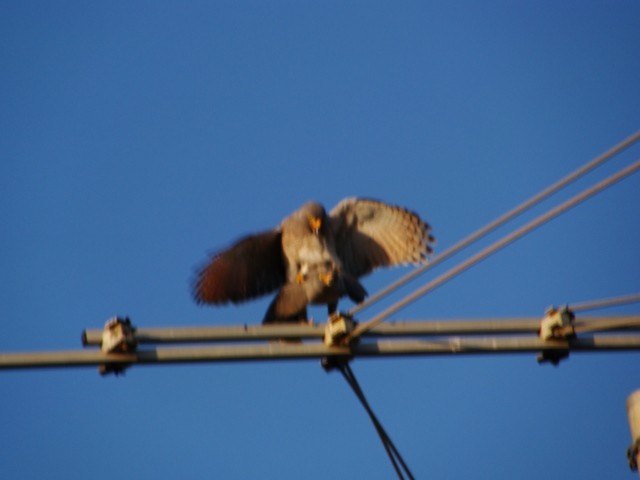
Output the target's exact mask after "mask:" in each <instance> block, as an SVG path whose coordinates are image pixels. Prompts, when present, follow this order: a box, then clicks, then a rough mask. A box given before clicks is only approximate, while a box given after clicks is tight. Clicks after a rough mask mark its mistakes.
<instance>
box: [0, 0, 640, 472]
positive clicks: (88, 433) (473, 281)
mask: <svg viewBox="0 0 640 480" xmlns="http://www.w3.org/2000/svg"><path fill="white" fill-rule="evenodd" d="M639 22H640V4H638V3H637V2H632V1H619V2H615V3H611V2H606V1H585V2H564V3H559V2H549V1H543V2H503V1H490V2H472V1H456V2H405V3H403V4H401V5H396V4H392V3H391V2H388V3H385V2H348V3H345V2H226V1H225V2H162V1H157V2H156V1H154V2H142V1H140V2H108V3H100V4H96V3H87V2H73V1H67V2H56V3H53V2H3V4H2V5H1V6H0V32H1V33H0V39H1V40H0V60H1V62H2V65H3V68H2V72H0V103H1V105H2V108H0V159H1V161H0V178H2V185H3V186H2V188H1V189H0V222H1V223H2V234H1V235H0V265H1V267H2V268H0V281H1V284H2V286H3V288H2V289H0V314H1V315H2V318H3V320H2V322H0V351H25V350H55V349H75V348H79V347H80V333H81V331H82V330H83V329H85V328H100V327H101V326H102V325H103V323H104V321H105V320H107V319H108V318H109V317H111V316H113V315H115V314H120V315H129V316H130V317H131V318H132V320H133V322H134V324H136V325H137V326H140V327H142V326H144V327H152V326H179V325H185V326H186V325H238V324H243V323H248V324H253V323H259V321H260V319H261V318H262V315H263V313H264V310H265V309H266V306H267V304H268V301H269V299H268V298H264V299H261V300H259V301H255V302H252V303H247V304H245V305H242V306H238V307H233V306H230V307H223V308H201V307H198V306H196V305H195V304H194V303H193V302H192V300H191V298H190V295H189V291H188V285H189V279H190V278H191V275H192V272H193V269H194V267H195V266H196V265H198V264H199V263H200V262H201V261H202V260H203V259H204V258H205V256H206V253H207V252H208V251H211V250H212V249H216V248H220V247H224V246H226V245H228V244H229V243H231V242H232V241H233V240H235V239H237V238H238V237H240V236H242V235H244V234H246V233H249V232H252V231H258V230H262V229H265V228H270V227H272V226H274V225H276V224H277V223H278V222H279V221H280V220H281V219H282V218H283V217H284V216H286V215H287V214H288V213H290V212H291V211H293V210H294V209H295V208H297V207H298V206H299V205H300V204H301V203H302V202H304V201H306V200H308V199H317V200H319V201H322V202H323V203H325V204H326V205H327V206H328V207H331V206H333V205H334V204H335V203H337V202H338V201H339V200H340V199H342V198H344V197H347V196H353V195H363V196H370V197H376V198H380V199H383V200H386V201H388V202H391V203H395V204H399V205H404V206H407V207H410V208H411V209H413V210H415V211H417V212H418V213H420V215H422V216H423V217H424V218H425V219H426V220H427V221H429V222H430V223H431V224H432V226H433V230H434V233H435V235H436V236H437V237H438V240H439V243H438V249H439V250H440V251H442V250H444V249H445V248H447V247H449V246H450V245H452V244H453V243H454V242H456V241H458V240H459V239H461V238H462V237H464V236H466V235H467V234H469V233H471V232H472V231H474V230H476V229H477V228H479V227H481V226H482V225H484V224H485V223H486V222H488V221H490V220H492V219H494V218H496V217H497V216H498V215H500V214H502V213H503V212H505V211H506V210H508V209H510V208H512V207H513V206H515V205H516V204H518V203H520V202H522V201H523V200H525V199H527V198H529V197H530V196H531V195H533V194H535V193H537V192H538V191H540V190H542V189H543V188H545V187H546V186H548V185H549V184H550V183H551V182H553V181H555V180H557V179H559V178H560V177H562V176H564V175H566V174H568V173H569V172H571V171H573V170H574V169H575V168H578V167H579V166H581V165H582V164H583V163H585V162H586V161H587V160H590V159H591V158H593V157H595V156H596V155H598V154H599V153H601V152H602V151H604V150H606V149H607V148H609V147H610V146H612V145H613V144H615V143H617V142H619V141H620V140H622V139H623V138H625V137H627V136H628V135H630V134H632V133H633V132H635V131H636V130H638V128H640V90H639V89H638V85H640V57H639V56H638V47H639V45H640V29H638V24H639ZM639 152H640V147H638V146H636V147H635V149H630V150H629V151H627V152H625V153H624V154H622V155H620V156H619V157H617V158H616V159H615V160H614V161H612V162H611V163H610V164H607V165H606V166H604V167H602V168H600V169H598V171H597V172H595V173H594V174H593V175H592V176H590V177H588V178H585V179H583V180H581V181H580V182H578V183H577V184H576V185H574V186H572V187H571V188H570V189H568V191H567V192H563V193H562V194H560V195H559V196H558V197H556V201H559V200H561V199H564V198H568V196H570V195H572V194H575V193H576V192H577V191H579V190H581V189H582V188H585V187H587V186H589V185H590V184H591V183H592V182H594V181H595V180H596V179H600V178H604V176H606V175H608V174H610V173H612V172H614V171H616V170H617V169H618V168H620V167H621V166H622V165H626V164H628V163H630V162H631V161H633V160H636V159H637V158H638V153H639ZM639 200H640V177H638V176H637V175H636V176H635V177H631V178H629V179H627V180H625V181H624V182H622V183H620V184H618V185H616V186H615V187H613V188H612V189H610V190H607V191H606V192H604V193H602V194H601V195H599V196H597V197H595V198H593V199H591V200H589V201H588V202H586V203H584V204H583V205H580V206H579V207H577V208H575V209H573V210H572V211H570V212H569V213H568V214H566V215H564V216H562V217H560V218H559V219H557V220H555V221H553V222H551V223H549V224H547V225H545V226H544V227H543V228H541V229H540V230H538V231H536V232H534V233H533V234H531V235H529V236H527V237H526V238H524V239H522V240H520V241H518V242H517V243H515V244H514V245H511V246H510V247H508V248H507V249H506V250H504V251H502V252H500V253H499V254H497V255H495V256H493V257H491V258H490V259H488V260H486V261H484V262H483V263H482V264H480V265H478V266H477V267H475V268H474V269H472V270H470V271H468V272H466V273H465V274H464V275H462V276H460V277H458V278H456V279H455V280H453V281H451V282H450V283H448V284H447V285H445V286H443V287H441V288H439V289H438V290H436V291H434V292H433V293H431V294H430V295H428V296H426V297H424V298H423V299H421V300H420V301H419V302H416V303H415V304H413V305H411V306H410V307H409V308H407V309H405V310H403V311H402V312H401V313H398V314H397V315H395V316H394V319H397V320H400V319H447V318H472V317H485V318H486V317H505V318H511V317H529V316H538V315H541V314H542V313H543V311H544V309H545V308H546V307H547V306H548V305H551V304H564V303H571V302H579V301H584V300H591V299H599V298H606V297H611V296H617V295H622V294H627V293H634V292H638V290H639V286H640V273H639V272H640V270H639V268H638V267H639V266H640V254H639V253H638V248H637V246H638V244H639V243H640V228H639V225H638V216H637V209H638V203H639ZM552 204H553V202H551V201H549V202H545V203H544V204H543V205H542V206H540V207H539V209H537V210H536V211H535V212H531V213H530V214H528V215H526V216H525V217H524V218H523V219H521V220H519V221H518V222H516V225H519V224H521V223H522V222H524V221H526V220H527V219H530V218H533V216H534V215H536V214H539V213H541V212H542V211H544V210H545V207H546V208H548V207H549V206H551V205H552ZM508 231H509V230H508V228H503V229H501V230H500V231H499V232H496V234H494V235H493V236H492V237H491V238H489V239H487V240H485V241H483V242H481V243H480V244H479V245H478V246H477V247H476V249H478V248H481V247H482V246H484V245H487V244H488V243H489V242H491V241H492V240H495V239H497V238H499V236H501V235H504V234H505V233H506V232H508ZM471 251H473V249H472V250H471ZM462 258H464V257H462V256H460V257H457V259H462ZM454 263H455V261H454V262H450V263H447V264H446V265H443V266H442V267H439V268H437V269H435V270H434V271H433V272H431V273H430V274H428V275H427V276H426V277H425V278H424V279H423V280H422V281H426V280H428V279H429V278H432V277H433V276H435V275H437V274H438V273H441V272H443V271H444V270H445V269H446V268H447V267H450V266H453V265H454ZM402 273H404V270H402V269H395V270H389V271H384V272H376V273H374V274H373V275H371V276H370V277H367V278H365V279H364V284H365V286H366V287H367V289H368V290H369V291H370V292H374V291H376V290H377V289H379V288H381V287H382V286H384V285H386V284H387V283H388V282H389V281H391V280H393V279H395V278H398V276H399V275H401V274H402ZM420 283H421V282H415V283H414V284H412V286H414V287H415V286H418V285H419V284H420ZM410 290H411V289H410V287H409V288H406V289H404V290H403V292H400V294H399V295H401V294H402V293H408V292H409V291H410ZM399 295H396V296H395V297H393V298H391V299H390V300H389V301H392V300H397V299H398V298H400V296H399ZM385 304H386V303H383V304H382V305H381V306H380V307H377V308H371V309H368V310H366V311H364V312H363V313H362V317H361V318H360V319H361V320H366V318H367V317H368V316H371V315H373V314H374V313H376V312H377V311H378V310H379V308H381V307H382V306H384V305H385ZM348 305H349V303H348V302H347V301H345V302H344V304H343V306H345V307H347V306H348ZM311 313H312V315H314V317H315V318H316V319H317V320H319V321H322V320H324V317H323V315H324V311H323V310H321V309H319V310H312V312H311ZM594 313H638V306H627V307H622V308H616V309H610V310H607V311H603V312H594ZM639 359H640V357H639V355H638V354H636V353H624V354H622V353H616V354H597V355H596V354H583V355H578V354H574V355H572V356H571V358H570V359H569V360H568V361H566V362H564V363H562V364H561V365H560V366H559V367H558V368H553V367H551V366H548V365H547V366H539V365H538V364H537V363H536V361H535V358H534V356H533V355H522V356H518V355H513V356H486V357H455V358H452V357H439V358H410V359H391V360H382V359H376V360H359V361H356V362H354V364H353V368H354V370H355V373H356V375H358V377H359V379H360V382H361V384H362V387H363V388H364V390H365V392H366V393H367V394H368V397H369V400H370V402H371V404H372V405H373V407H374V409H375V410H376V411H377V413H378V414H379V416H380V418H381V420H382V422H383V423H384V425H385V426H386V428H387V430H388V432H389V433H390V435H391V437H392V438H393V439H394V440H395V442H396V444H397V446H398V448H399V449H400V451H401V452H402V453H403V455H404V457H405V459H406V461H407V462H408V464H409V465H410V467H411V468H412V470H413V472H414V474H415V475H416V476H417V477H418V478H451V479H462V478H469V477H471V476H473V477H474V478H478V477H481V478H492V479H511V478H514V477H517V478H521V479H534V478H536V479H537V478H540V476H541V475H544V478H548V479H565V478H582V479H599V478H633V475H632V473H631V472H629V470H628V468H627V466H626V460H625V449H626V447H627V446H628V444H629V443H630V438H629V433H628V427H627V421H626V415H625V408H624V402H625V399H626V397H627V396H628V395H629V394H630V393H631V392H632V391H633V390H634V389H636V388H638V387H640V383H639V381H638V377H637V371H638V369H637V366H638V360H639ZM0 385H1V389H2V401H1V403H0V405H1V407H2V408H1V409H0V425H2V428H1V429H0V474H1V475H2V476H3V477H6V478H43V477H57V476H61V475H63V474H64V476H65V477H66V478H72V479H75V478H86V477H87V475H89V474H90V475H91V476H92V478H94V479H107V478H112V477H113V475H114V472H119V473H121V472H123V471H124V472H126V476H128V477H132V478H133V477H137V478H178V477H179V478H203V477H209V478H211V477H213V478H229V479H232V478H237V479H245V478H280V479H285V478H287V479H288V478H291V479H293V478H296V479H297V478H308V479H316V478H317V479H324V478H328V477H330V476H331V477H334V478H392V476H393V470H392V469H391V467H390V465H389V462H388V460H387V458H386V456H385V454H384V451H383V449H382V447H381V446H380V444H379V440H378V438H377V437H376V435H375V432H374V429H373V427H372V426H371V425H370V423H369V420H368V419H367V417H366V415H365V413H364V412H363V411H362V409H361V407H360V406H359V404H358V403H357V401H356V399H355V397H354V396H353V394H352V393H351V392H350V391H349V389H348V387H347V385H346V384H345V383H344V381H343V380H342V378H341V377H340V376H339V375H337V374H329V375H328V374H326V373H324V372H323V371H322V370H321V368H320V367H319V365H318V364H317V363H316V362H290V363H287V362H283V363H278V362H267V363H246V364H216V365H213V364H208V365H197V366H166V367H157V366H152V367H138V368H134V369H131V370H130V371H128V372H127V374H126V375H125V376H124V377H120V378H112V377H109V378H101V377H100V376H99V375H98V374H97V372H96V371H95V370H94V369H71V370H48V371H11V372H2V373H1V374H0Z"/></svg>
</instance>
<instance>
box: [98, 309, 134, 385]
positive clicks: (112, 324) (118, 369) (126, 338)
mask: <svg viewBox="0 0 640 480" xmlns="http://www.w3.org/2000/svg"><path fill="white" fill-rule="evenodd" d="M135 331H136V329H135V327H134V326H133V325H132V324H131V320H130V319H129V317H125V318H121V317H113V318H111V319H109V320H107V323H105V325H104V330H103V331H102V342H101V344H100V350H102V352H104V353H133V352H135V351H136V347H137V343H136V340H135V336H134V334H135ZM128 366H129V364H125V363H115V364H110V363H105V364H102V365H100V366H99V367H98V371H99V372H100V374H101V375H106V374H108V373H113V374H115V375H120V374H122V373H124V370H125V368H127V367H128Z"/></svg>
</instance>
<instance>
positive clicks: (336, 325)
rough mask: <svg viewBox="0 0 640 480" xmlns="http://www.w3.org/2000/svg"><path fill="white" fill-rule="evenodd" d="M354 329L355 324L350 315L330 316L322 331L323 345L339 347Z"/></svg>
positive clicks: (335, 314) (339, 313) (338, 313)
mask: <svg viewBox="0 0 640 480" xmlns="http://www.w3.org/2000/svg"><path fill="white" fill-rule="evenodd" d="M355 327H356V322H355V321H354V320H353V317H351V316H350V315H347V314H346V313H341V312H336V313H333V314H331V316H330V317H329V319H328V320H327V325H326V327H325V329H324V337H323V342H324V344H325V345H326V346H327V347H337V346H341V345H342V344H343V340H344V339H345V338H346V337H347V336H348V335H349V334H350V333H351V332H353V329H354V328H355Z"/></svg>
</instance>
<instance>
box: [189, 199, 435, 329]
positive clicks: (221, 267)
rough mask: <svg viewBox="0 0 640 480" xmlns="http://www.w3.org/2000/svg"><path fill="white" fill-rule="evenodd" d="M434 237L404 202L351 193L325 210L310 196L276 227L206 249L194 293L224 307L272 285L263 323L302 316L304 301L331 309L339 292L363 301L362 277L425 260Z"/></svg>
mask: <svg viewBox="0 0 640 480" xmlns="http://www.w3.org/2000/svg"><path fill="white" fill-rule="evenodd" d="M434 243H435V238H434V237H433V235H432V234H431V227H430V226H429V224H428V223H426V222H425V221H424V220H422V219H421V218H420V216H419V215H418V214H417V213H415V212H413V211H411V210H409V209H407V208H404V207H400V206H396V205H392V204H388V203H385V202H382V201H380V200H376V199H371V198H358V197H349V198H345V199H343V200H341V201H340V202H338V204H337V205H336V206H335V207H334V208H333V209H332V210H331V211H330V212H329V213H327V212H326V210H325V208H324V207H323V205H322V204H320V203H319V202H317V201H309V202H307V203H305V204H304V205H302V206H301V207H300V208H299V209H298V210H296V211H295V212H293V213H292V214H290V215H289V216H287V217H286V218H285V219H284V220H282V222H281V223H280V224H279V225H278V226H277V227H275V228H273V229H270V230H266V231H263V232H259V233H255V234H250V235H247V236H245V237H242V238H241V239H240V240H238V241H236V242H235V243H233V244H232V245H231V246H230V247H228V248H226V249H222V250H220V251H218V252H216V253H214V254H213V255H211V256H210V257H209V258H208V259H207V261H206V262H205V263H204V264H203V266H202V267H200V268H198V269H197V271H196V275H195V277H194V280H193V281H192V295H193V298H194V299H195V301H196V302H197V303H199V304H213V305H223V304H227V303H234V304H237V303H241V302H245V301H248V300H251V299H254V298H257V297H260V296H263V295H266V294H269V293H272V292H275V291H276V290H277V291H278V293H277V295H276V296H275V297H274V299H273V300H272V302H271V304H270V305H269V307H268V309H267V312H266V314H265V316H264V319H263V323H264V324H270V323H292V322H305V321H307V320H308V319H307V318H306V316H307V305H309V304H325V305H327V309H328V312H329V314H330V315H331V314H333V313H335V312H336V310H337V304H338V300H339V299H340V298H342V297H344V296H348V297H349V298H350V299H351V300H352V301H354V302H355V303H360V302H362V301H363V300H364V299H365V298H366V296H367V292H366V290H365V288H364V287H363V286H362V284H361V283H360V281H359V278H360V277H362V276H364V275H367V274H369V273H371V272H372V271H373V270H375V269H376V268H379V267H390V266H395V265H403V264H418V263H423V262H426V261H427V260H428V257H429V256H430V255H431V254H432V253H433V245H434Z"/></svg>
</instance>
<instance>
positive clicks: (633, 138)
mask: <svg viewBox="0 0 640 480" xmlns="http://www.w3.org/2000/svg"><path fill="white" fill-rule="evenodd" d="M638 140H640V130H639V131H637V132H636V133H634V134H633V135H630V136H629V137H627V138H626V139H624V140H623V141H621V142H620V143H618V144H617V145H615V146H613V147H611V148H610V149H609V150H607V151H606V152H604V153H602V154H601V155H599V156H598V157H596V158H594V159H593V160H591V161H589V162H587V163H586V164H585V165H583V166H582V167H580V168H578V169H577V170H575V171H573V172H572V173H570V174H569V175H567V176H566V177H564V178H562V179H560V180H559V181H557V182H556V183H554V184H553V185H551V186H549V187H548V188H546V189H544V190H542V191H541V192H540V193H538V194H536V195H534V196H533V197H531V198H530V199H529V200H527V201H525V202H523V203H521V204H520V205H518V206H516V207H515V208H513V209H512V210H510V211H508V212H507V213H505V214H503V215H502V216H500V217H498V218H497V219H495V220H494V221H492V222H490V223H489V224H487V225H486V226H484V227H482V228H480V229H479V230H477V231H475V232H474V233H472V234H471V235H469V236H468V237H466V238H464V239H462V240H461V241H459V242H458V243H456V244H454V245H453V246H452V247H450V248H448V249H447V250H445V251H444V252H442V253H441V254H439V255H437V256H435V257H434V258H433V259H432V260H431V261H430V262H429V263H426V264H424V265H422V266H420V267H418V268H416V269H414V270H412V271H411V272H409V273H407V274H406V275H404V276H403V277H401V278H400V279H398V280H396V281H395V282H393V283H391V284H390V285H388V286H387V287H385V288H383V289H382V290H380V291H378V292H376V293H375V294H373V295H371V296H370V297H369V298H367V299H366V300H365V301H364V302H362V303H360V304H358V305H356V306H354V307H353V308H352V309H351V310H349V312H348V314H349V315H351V316H353V315H355V314H357V313H359V312H360V311H362V310H364V309H365V308H367V307H369V306H371V305H373V304H374V303H376V302H378V301H379V300H381V299H382V298H383V297H385V296H387V295H389V294H390V293H392V292H394V291H396V290H397V289H398V288H400V287H402V286H403V285H405V284H407V283H408V282H410V281H411V280H413V279H414V278H416V277H418V276H419V275H422V274H423V273H424V272H426V271H427V270H430V269H431V268H433V267H435V266H436V265H438V264H440V263H441V262H443V261H444V260H446V259H447V258H449V257H451V256H452V255H454V254H456V253H458V252H459V251H460V250H462V249H463V248H466V247H467V246H469V245H471V244H472V243H474V242H475V241H477V240H479V239H480V238H482V237H484V236H486V235H488V234H489V233H491V232H493V231H494V230H495V229H497V228H498V227H500V226H502V225H504V224H505V223H506V222H508V221H510V220H512V219H513V218H515V217H517V216H518V215H520V214H521V213H523V212H525V211H526V210H528V209H530V208H531V207H533V206H534V205H536V204H538V203H540V202H541V201H542V200H544V199H545V198H547V197H549V196H550V195H552V194H554V193H556V192H557V191H559V190H560V189H562V188H564V187H566V186H567V185H569V184H570V183H572V182H573V181H575V180H577V179H578V178H580V177H582V176H583V175H585V174H586V173H588V172H590V171H591V170H593V169H595V168H596V167H598V166H600V165H602V164H603V163H604V162H606V161H607V160H609V159H611V158H612V157H613V156H615V155H617V154H619V153H621V152H622V151H623V150H625V149H627V148H628V147H630V146H631V145H633V144H634V143H635V142H637V141H638Z"/></svg>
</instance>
